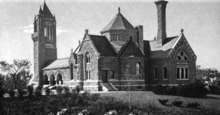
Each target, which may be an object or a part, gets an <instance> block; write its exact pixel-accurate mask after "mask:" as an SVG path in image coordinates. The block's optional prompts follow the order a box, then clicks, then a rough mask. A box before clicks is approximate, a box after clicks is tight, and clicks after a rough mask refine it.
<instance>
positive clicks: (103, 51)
mask: <svg viewBox="0 0 220 115" xmlns="http://www.w3.org/2000/svg"><path fill="white" fill-rule="evenodd" d="M89 37H90V39H91V41H92V43H93V44H94V47H95V48H96V49H97V51H98V52H99V53H100V55H101V56H116V52H115V50H114V49H113V47H112V46H111V44H110V43H109V41H108V39H107V38H106V37H105V36H98V35H89Z"/></svg>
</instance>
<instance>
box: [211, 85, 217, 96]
mask: <svg viewBox="0 0 220 115" xmlns="http://www.w3.org/2000/svg"><path fill="white" fill-rule="evenodd" d="M209 93H210V94H217V95H220V88H219V87H217V86H215V85H209Z"/></svg>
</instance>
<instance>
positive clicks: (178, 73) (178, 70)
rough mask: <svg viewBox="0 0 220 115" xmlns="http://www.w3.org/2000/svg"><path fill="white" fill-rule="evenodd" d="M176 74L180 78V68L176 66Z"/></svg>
mask: <svg viewBox="0 0 220 115" xmlns="http://www.w3.org/2000/svg"><path fill="white" fill-rule="evenodd" d="M176 73H177V74H176V75H177V79H180V68H177V72H176Z"/></svg>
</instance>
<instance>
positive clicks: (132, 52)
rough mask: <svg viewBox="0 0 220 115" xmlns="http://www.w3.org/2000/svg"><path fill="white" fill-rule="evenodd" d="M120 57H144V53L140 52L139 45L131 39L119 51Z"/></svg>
mask: <svg viewBox="0 0 220 115" xmlns="http://www.w3.org/2000/svg"><path fill="white" fill-rule="evenodd" d="M119 56H120V57H129V56H134V57H144V54H143V52H142V51H141V50H140V48H139V46H138V44H137V43H135V42H134V41H133V40H132V39H130V40H129V41H128V42H127V43H126V44H124V45H123V46H122V48H121V50H120V51H119Z"/></svg>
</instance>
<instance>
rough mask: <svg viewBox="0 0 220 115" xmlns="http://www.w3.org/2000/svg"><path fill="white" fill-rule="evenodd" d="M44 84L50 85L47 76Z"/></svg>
mask: <svg viewBox="0 0 220 115" xmlns="http://www.w3.org/2000/svg"><path fill="white" fill-rule="evenodd" d="M44 84H49V81H48V77H47V75H44Z"/></svg>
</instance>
